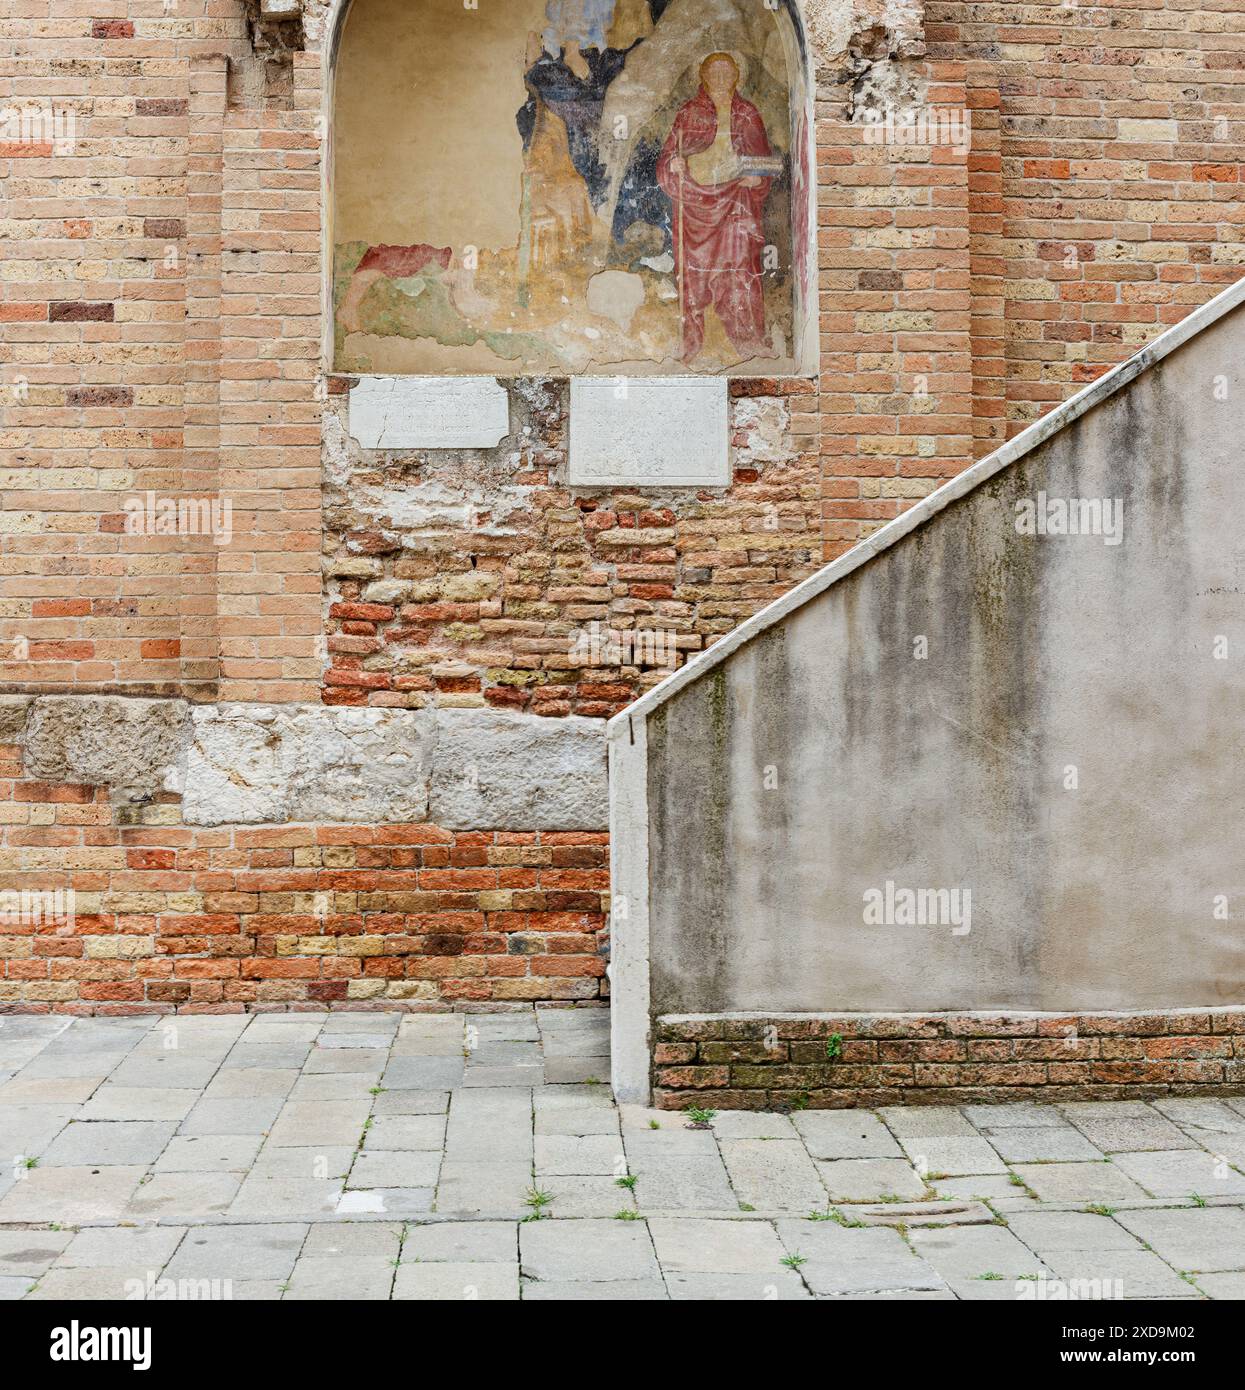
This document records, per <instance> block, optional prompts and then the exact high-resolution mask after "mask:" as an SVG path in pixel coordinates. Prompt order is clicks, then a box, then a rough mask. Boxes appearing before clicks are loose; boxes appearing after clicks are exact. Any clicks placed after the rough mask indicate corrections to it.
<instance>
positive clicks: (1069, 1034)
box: [652, 1006, 1245, 1110]
mask: <svg viewBox="0 0 1245 1390" xmlns="http://www.w3.org/2000/svg"><path fill="white" fill-rule="evenodd" d="M652 1080H653V1104H654V1105H655V1106H656V1107H657V1108H658V1109H662V1110H683V1109H686V1107H687V1106H689V1105H697V1106H700V1107H702V1108H705V1109H709V1108H712V1109H722V1110H792V1109H796V1110H798V1109H804V1108H810V1109H838V1108H849V1107H852V1106H871V1107H872V1106H878V1105H962V1104H967V1103H973V1104H992V1103H995V1102H1000V1101H1018V1100H1036V1101H1040V1102H1042V1103H1045V1104H1050V1103H1054V1102H1059V1101H1095V1100H1120V1099H1129V1098H1137V1099H1149V1098H1151V1097H1155V1096H1167V1095H1173V1096H1188V1095H1217V1094H1234V1093H1245V1007H1237V1006H1233V1007H1224V1008H1206V1009H1173V1010H1167V1011H1164V1010H1152V1011H1148V1012H1128V1013H1100V1014H1090V1013H1063V1014H1061V1013H1038V1012H1032V1013H1031V1012H1000V1013H981V1012H960V1013H912V1014H907V1013H904V1014H894V1013H878V1014H695V1015H693V1014H685V1015H663V1016H661V1017H659V1018H658V1019H657V1020H656V1025H655V1031H654V1049H653V1069H652Z"/></svg>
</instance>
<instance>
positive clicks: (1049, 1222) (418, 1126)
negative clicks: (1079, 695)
mask: <svg viewBox="0 0 1245 1390" xmlns="http://www.w3.org/2000/svg"><path fill="white" fill-rule="evenodd" d="M10 1023H11V1024H12V1025H13V1026H12V1027H11V1028H10V1027H8V1026H6V1028H5V1030H4V1037H3V1040H2V1041H0V1299H5V1300H11V1299H21V1298H30V1299H37V1300H49V1299H59V1298H69V1297H82V1298H89V1299H116V1298H125V1297H133V1296H134V1293H135V1289H136V1288H137V1289H138V1290H139V1292H140V1293H141V1292H142V1291H143V1290H145V1289H146V1290H150V1289H151V1288H152V1287H153V1285H154V1284H158V1285H159V1287H160V1288H163V1289H172V1290H173V1291H174V1293H175V1294H176V1296H179V1297H232V1298H238V1299H268V1300H274V1299H283V1298H284V1299H290V1300H298V1299H332V1300H343V1299H345V1300H356V1299H357V1300H363V1299H389V1298H393V1299H401V1300H411V1301H425V1300H430V1301H464V1300H469V1301H476V1300H481V1299H483V1300H485V1301H513V1300H515V1299H524V1300H526V1299H531V1300H533V1301H548V1300H551V1299H556V1300H559V1301H561V1300H569V1301H599V1300H600V1301H650V1300H662V1301H665V1300H669V1299H678V1300H686V1299H702V1300H714V1301H716V1300H724V1301H726V1300H729V1301H740V1300H743V1301H748V1300H753V1299H759V1300H763V1301H773V1300H782V1301H785V1300H789V1299H809V1298H825V1299H841V1300H869V1301H873V1300H890V1299H961V1300H970V1301H986V1302H990V1301H1009V1300H1017V1299H1020V1298H1023V1297H1034V1296H1042V1297H1048V1298H1049V1297H1063V1296H1065V1294H1067V1296H1076V1297H1092V1296H1095V1295H1094V1291H1095V1290H1097V1291H1098V1292H1099V1294H1101V1293H1102V1291H1103V1290H1104V1289H1105V1290H1107V1291H1109V1292H1110V1294H1111V1296H1115V1293H1116V1292H1117V1291H1118V1292H1119V1294H1120V1296H1122V1297H1123V1298H1126V1299H1147V1298H1155V1299H1164V1300H1182V1299H1197V1298H1215V1299H1232V1298H1235V1299H1242V1298H1245V1098H1237V1097H1231V1098H1227V1099H1223V1098H1216V1099H1208V1098H1203V1097H1166V1098H1161V1099H1158V1100H1155V1101H1153V1102H1146V1101H1123V1102H1094V1103H1090V1104H1061V1105H1042V1104H1036V1103H1033V1102H1029V1101H1025V1102H1020V1103H1017V1104H1014V1105H965V1106H944V1105H940V1106H924V1107H913V1108H906V1107H902V1106H888V1107H884V1108H882V1109H880V1110H875V1111H866V1110H861V1111H798V1112H796V1113H794V1114H790V1115H787V1114H777V1113H767V1112H753V1111H748V1112H742V1111H740V1112H723V1113H721V1114H718V1115H716V1116H714V1118H713V1120H712V1122H711V1124H710V1126H709V1127H708V1128H691V1127H689V1124H688V1122H687V1120H686V1118H685V1117H684V1116H681V1115H678V1114H673V1113H670V1112H661V1111H652V1110H647V1109H643V1108H640V1107H630V1106H629V1107H623V1108H621V1109H620V1108H618V1107H616V1106H615V1105H614V1103H613V1100H612V1097H611V1095H610V1092H609V1088H608V1086H606V1085H602V1084H592V1083H593V1081H595V1082H596V1083H599V1082H600V1081H601V1080H602V1079H604V1078H606V1077H608V1074H609V1062H608V1016H607V1014H606V1013H605V1012H604V1011H603V1010H600V1009H581V1008H566V1009H558V1008H540V1009H531V1008H525V1007H516V1008H514V1009H512V1010H507V1011H505V1012H502V1013H498V1014H492V1013H485V1014H457V1015H449V1014H446V1015H442V1014H430V1015H419V1014H412V1015H400V1014H397V1013H372V1012H361V1013H351V1012H350V1011H348V1010H343V1011H341V1012H330V1013H316V1014H302V1013H299V1014H291V1015H281V1014H263V1015H258V1016H253V1017H247V1016H191V1017H186V1018H181V1017H178V1018H167V1017H165V1018H142V1019H124V1018H123V1019H109V1018H88V1019H75V1020H67V1019H56V1018H35V1019H26V1018H14V1019H12V1020H6V1025H7V1024H10ZM54 1228H55V1229H54ZM1035 1286H1039V1287H1037V1288H1035ZM1069 1290H1072V1293H1071V1294H1068V1291H1069ZM1077 1290H1081V1291H1082V1292H1079V1293H1078V1292H1077ZM1086 1290H1088V1292H1084V1291H1086ZM148 1296H154V1295H152V1294H151V1293H150V1292H149V1293H148ZM165 1296H168V1295H167V1294H166V1295H165Z"/></svg>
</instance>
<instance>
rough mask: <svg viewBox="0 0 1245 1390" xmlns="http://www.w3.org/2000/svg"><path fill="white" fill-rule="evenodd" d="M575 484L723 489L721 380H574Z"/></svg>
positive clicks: (725, 443) (725, 457)
mask: <svg viewBox="0 0 1245 1390" xmlns="http://www.w3.org/2000/svg"><path fill="white" fill-rule="evenodd" d="M570 465H571V467H570V481H571V483H572V485H577V486H579V487H611V486H620V485H621V486H625V485H628V484H630V485H633V486H636V487H695V486H709V487H726V486H727V485H728V484H729V483H730V480H731V475H730V449H729V440H728V435H727V383H726V379H725V378H724V377H685V376H666V377H572V378H571V441H570Z"/></svg>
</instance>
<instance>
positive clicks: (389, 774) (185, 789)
mask: <svg viewBox="0 0 1245 1390" xmlns="http://www.w3.org/2000/svg"><path fill="white" fill-rule="evenodd" d="M604 728H605V726H604V723H603V722H602V721H600V720H594V719H581V718H568V719H559V720H557V721H551V720H544V719H540V718H538V717H536V716H533V715H524V714H511V713H507V712H502V711H495V710H431V709H430V710H402V709H383V708H371V707H362V708H354V707H349V706H345V707H342V706H322V705H287V706H267V705H222V706H203V707H200V708H196V709H195V710H194V712H193V715H192V730H193V736H192V738H191V740H190V743H189V747H188V749H187V752H186V758H185V765H184V777H183V782H182V795H183V801H182V814H183V817H184V819H185V820H186V822H187V823H188V824H191V825H230V824H238V825H254V824H272V823H277V822H286V821H292V822H318V823H332V822H344V823H365V824H376V823H380V824H383V823H413V822H414V823H417V822H421V821H432V822H433V823H435V824H437V825H439V826H442V827H443V828H445V829H448V830H466V829H479V828H483V827H487V828H489V829H494V830H597V829H604V827H605V826H606V824H607V823H608V804H607V779H606V767H605V734H604Z"/></svg>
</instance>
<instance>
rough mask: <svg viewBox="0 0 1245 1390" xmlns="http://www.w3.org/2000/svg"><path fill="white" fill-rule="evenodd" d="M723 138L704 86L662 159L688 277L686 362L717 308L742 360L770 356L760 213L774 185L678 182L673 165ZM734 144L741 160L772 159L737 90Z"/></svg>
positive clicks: (756, 117)
mask: <svg viewBox="0 0 1245 1390" xmlns="http://www.w3.org/2000/svg"><path fill="white" fill-rule="evenodd" d="M717 133H718V117H717V111H716V110H715V109H714V105H713V99H712V97H710V95H709V93H708V92H706V91H705V89H704V88H703V87H702V88H701V89H700V91H699V92H698V93H697V95H696V96H695V97H693V98H692V100H691V101H689V102H688V103H687V104H686V105H685V106H684V107H683V109H682V110H681V111H680V112H679V114H678V116H677V117H676V118H675V122H674V126H673V127H672V129H671V131H670V135H669V138H668V139H667V140H666V143H665V145H663V146H662V151H661V155H660V157H659V159H658V161H657V182H658V184H659V185H660V186H661V188H662V190H663V191H664V192H665V193H666V195H667V196H668V197H669V199H670V201H671V202H672V203H673V204H674V257H675V265H676V273H678V274H681V275H682V290H683V358H684V361H687V362H690V361H691V360H692V359H693V358H694V357H695V356H696V354H697V353H698V352H699V351H700V349H701V346H702V345H703V343H704V340H705V310H706V309H707V308H708V307H709V305H710V304H712V305H713V307H714V308H715V309H716V310H717V313H718V317H719V318H720V319H721V320H722V326H723V327H724V328H725V329H726V332H727V335H728V336H729V338H730V340H731V342H732V343H733V344H734V345H735V349H736V351H737V352H739V353H740V354H741V355H742V356H744V357H751V356H756V355H757V354H758V353H764V354H765V355H767V356H768V355H769V354H770V352H771V351H772V349H771V348H770V345H769V343H768V342H767V341H766V340H765V296H764V292H763V286H762V282H761V273H762V272H761V254H762V251H763V249H764V246H765V235H764V233H763V232H762V230H761V214H762V211H763V210H764V207H765V200H766V198H767V197H768V196H769V191H770V185H771V184H772V183H773V179H768V178H767V179H763V180H761V182H760V183H759V184H758V185H757V186H756V187H754V188H749V187H746V186H745V183H744V180H743V179H734V180H732V181H731V182H730V183H721V184H716V185H704V184H699V183H697V182H696V181H695V179H693V178H692V177H691V176H690V175H688V174H686V173H685V174H684V176H683V177H682V178H680V177H679V176H678V175H677V174H676V173H675V172H674V171H673V170H672V169H671V168H670V165H671V162H672V161H673V160H675V159H677V158H679V157H680V156H681V157H682V158H683V159H684V160H686V159H687V158H688V156H689V155H693V154H699V153H700V151H701V150H706V149H708V148H709V146H710V145H712V144H713V141H714V137H715V136H716V135H717ZM731 144H732V145H733V146H734V148H735V153H736V154H739V155H772V154H773V151H772V150H771V148H770V143H769V139H768V137H767V136H766V134H765V123H764V121H762V119H761V113H760V112H759V111H758V110H757V109H756V107H755V106H753V104H752V103H751V102H750V101H745V100H744V99H743V97H741V96H740V95H739V93H738V92H736V93H735V95H734V96H733V97H732V99H731Z"/></svg>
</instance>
